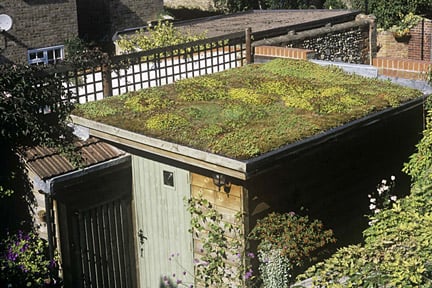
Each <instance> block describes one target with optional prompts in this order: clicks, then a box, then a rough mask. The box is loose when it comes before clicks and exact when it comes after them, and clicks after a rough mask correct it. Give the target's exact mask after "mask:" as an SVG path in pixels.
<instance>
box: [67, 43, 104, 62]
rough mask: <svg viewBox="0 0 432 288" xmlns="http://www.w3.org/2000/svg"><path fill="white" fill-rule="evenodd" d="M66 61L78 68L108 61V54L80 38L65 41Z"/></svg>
mask: <svg viewBox="0 0 432 288" xmlns="http://www.w3.org/2000/svg"><path fill="white" fill-rule="evenodd" d="M65 52H66V62H67V63H69V64H72V65H73V66H74V67H76V68H87V67H94V66H96V65H100V64H101V63H104V62H105V63H106V62H108V55H107V54H104V53H103V51H102V50H101V49H100V48H99V47H98V46H95V45H92V44H90V43H88V42H85V41H84V40H82V39H80V38H71V39H68V40H67V41H65Z"/></svg>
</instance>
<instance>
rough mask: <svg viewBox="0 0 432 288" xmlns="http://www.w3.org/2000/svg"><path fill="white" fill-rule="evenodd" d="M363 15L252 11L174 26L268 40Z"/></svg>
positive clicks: (187, 30) (212, 34) (194, 31)
mask: <svg viewBox="0 0 432 288" xmlns="http://www.w3.org/2000/svg"><path fill="white" fill-rule="evenodd" d="M359 13H360V11H351V10H328V9H306V10H301V9H298V10H251V11H246V12H242V13H235V14H229V15H218V16H210V17H203V18H197V19H192V20H184V21H178V22H174V25H175V27H176V28H177V29H179V30H181V31H183V32H185V33H191V34H195V35H200V34H202V33H205V36H206V37H207V38H212V37H219V36H224V35H229V34H233V33H239V32H240V33H243V32H244V31H245V30H246V29H247V28H251V30H252V32H253V33H254V37H255V38H256V37H258V38H259V39H261V38H266V37H273V36H277V35H281V34H286V33H287V32H289V31H291V30H296V31H303V30H308V29H313V28H317V27H322V26H324V25H326V24H328V23H332V24H338V23H343V22H347V21H351V20H354V19H355V17H356V15H358V14H359ZM141 28H146V27H134V28H129V29H125V30H122V31H118V32H116V33H115V35H114V36H113V40H114V41H115V40H117V39H118V36H119V35H125V34H126V35H127V34H131V33H133V32H135V31H137V30H139V29H141Z"/></svg>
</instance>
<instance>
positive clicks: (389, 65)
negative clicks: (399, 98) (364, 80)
mask: <svg viewBox="0 0 432 288" xmlns="http://www.w3.org/2000/svg"><path fill="white" fill-rule="evenodd" d="M373 66H375V67H377V68H378V74H380V75H385V76H389V77H399V78H405V79H415V80H425V79H426V73H427V71H428V69H429V67H430V66H432V63H431V62H430V61H421V60H411V59H400V58H390V57H377V58H375V59H373Z"/></svg>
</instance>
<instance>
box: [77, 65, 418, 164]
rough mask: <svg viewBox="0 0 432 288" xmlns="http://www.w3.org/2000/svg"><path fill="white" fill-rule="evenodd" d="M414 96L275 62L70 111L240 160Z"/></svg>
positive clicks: (332, 70) (338, 73) (329, 71)
mask: <svg viewBox="0 0 432 288" xmlns="http://www.w3.org/2000/svg"><path fill="white" fill-rule="evenodd" d="M419 97H422V93H421V92H420V91H418V90H414V89H410V88H406V87H402V86H398V85H395V84H392V83H390V82H389V81H381V80H377V79H371V78H364V77H361V76H357V75H351V74H346V73H344V72H343V71H342V70H341V69H339V68H336V67H333V66H327V67H323V66H319V65H317V64H314V63H311V62H308V61H303V60H290V59H277V60H273V61H271V62H268V63H266V64H252V65H247V66H244V67H241V68H236V69H231V70H228V71H223V72H219V73H216V74H212V75H207V76H202V77H197V78H189V79H184V80H181V81H178V82H176V83H174V84H170V85H166V86H162V87H157V88H149V89H144V90H141V91H137V92H132V93H128V94H125V95H121V96H116V97H111V98H107V99H104V100H100V101H97V102H90V103H87V104H81V105H79V106H77V107H76V109H75V110H74V112H73V114H74V115H76V116H80V117H83V118H86V119H89V120H93V121H97V122H101V123H103V124H107V125H110V126H114V127H117V128H120V129H124V130H128V131H132V132H135V133H138V134H142V135H146V136H149V137H153V138H158V139H162V140H165V141H169V142H173V143H177V144H180V145H184V146H188V147H191V148H194V149H198V150H202V151H205V152H210V153H215V154H219V155H223V156H227V157H229V158H234V159H238V160H245V159H251V158H254V157H256V156H259V155H262V154H265V153H267V152H270V151H274V150H277V149H279V148H281V147H283V146H285V145H287V144H292V143H295V142H297V141H300V140H303V139H306V138H308V137H311V136H314V135H317V134H320V133H322V132H325V131H327V130H329V129H332V128H335V127H339V126H341V125H344V124H346V123H349V122H351V121H353V120H356V119H359V118H362V117H364V116H367V115H370V114H373V113H374V112H378V111H382V110H385V109H386V108H389V107H397V106H400V105H401V104H402V103H405V102H407V101H409V100H412V99H416V98H419Z"/></svg>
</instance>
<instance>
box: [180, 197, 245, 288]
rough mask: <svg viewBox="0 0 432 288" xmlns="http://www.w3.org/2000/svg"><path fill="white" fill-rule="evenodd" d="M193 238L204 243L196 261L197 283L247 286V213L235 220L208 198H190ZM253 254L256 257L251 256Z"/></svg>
mask: <svg viewBox="0 0 432 288" xmlns="http://www.w3.org/2000/svg"><path fill="white" fill-rule="evenodd" d="M188 211H189V212H190V213H191V227H192V228H191V229H190V232H191V233H192V234H193V237H194V238H196V239H199V240H200V241H201V243H202V250H201V252H200V253H201V255H200V257H199V259H196V261H195V275H196V276H195V277H196V281H197V283H199V284H200V285H203V286H204V287H220V288H224V287H226V288H230V287H244V286H243V285H244V278H249V280H250V274H248V275H249V277H244V276H245V273H248V272H246V271H247V270H248V269H249V268H248V265H247V264H246V266H245V261H246V258H247V256H248V255H246V253H245V247H244V234H243V215H242V214H241V213H237V214H236V217H235V221H234V222H233V223H231V222H228V221H226V220H225V219H224V217H223V215H222V214H221V213H219V212H218V211H217V210H216V208H215V207H214V206H213V204H212V203H210V202H209V201H208V200H206V199H204V198H202V197H201V196H200V197H198V198H190V199H188ZM249 257H253V256H251V255H249ZM246 268H247V269H246Z"/></svg>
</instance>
